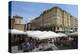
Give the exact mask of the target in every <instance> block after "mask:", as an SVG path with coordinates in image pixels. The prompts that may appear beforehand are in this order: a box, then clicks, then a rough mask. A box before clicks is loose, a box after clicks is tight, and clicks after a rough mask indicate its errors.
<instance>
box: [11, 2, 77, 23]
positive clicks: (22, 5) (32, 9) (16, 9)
mask: <svg viewBox="0 0 80 54" xmlns="http://www.w3.org/2000/svg"><path fill="white" fill-rule="evenodd" d="M55 6H57V7H60V8H62V9H63V10H65V11H67V12H68V13H70V14H71V15H72V16H74V17H76V18H77V17H78V6H77V5H69V4H55V3H36V2H35V3H33V2H21V1H12V3H11V16H15V15H18V16H21V17H23V22H24V23H28V22H30V21H31V20H32V19H34V18H36V17H38V16H39V15H40V14H41V13H42V12H43V11H45V10H48V9H50V8H52V7H55Z"/></svg>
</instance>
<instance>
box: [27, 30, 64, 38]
mask: <svg viewBox="0 0 80 54" xmlns="http://www.w3.org/2000/svg"><path fill="white" fill-rule="evenodd" d="M26 34H27V35H28V36H29V37H32V38H37V39H48V38H56V37H62V36H63V35H60V34H58V33H55V32H52V31H26Z"/></svg>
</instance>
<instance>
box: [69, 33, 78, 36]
mask: <svg viewBox="0 0 80 54" xmlns="http://www.w3.org/2000/svg"><path fill="white" fill-rule="evenodd" d="M68 36H78V32H73V33H68Z"/></svg>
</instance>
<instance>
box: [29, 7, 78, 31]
mask: <svg viewBox="0 0 80 54" xmlns="http://www.w3.org/2000/svg"><path fill="white" fill-rule="evenodd" d="M30 24H31V27H30V28H31V29H32V30H36V29H37V30H38V29H39V30H51V31H75V30H77V28H78V20H77V18H76V17H74V16H72V15H71V14H70V13H68V12H66V11H65V10H63V9H61V8H59V7H53V8H51V9H49V10H46V11H44V12H43V13H42V14H40V16H39V17H37V18H35V19H34V20H32V21H31V22H30Z"/></svg>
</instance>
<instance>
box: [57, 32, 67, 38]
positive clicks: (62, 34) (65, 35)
mask: <svg viewBox="0 0 80 54" xmlns="http://www.w3.org/2000/svg"><path fill="white" fill-rule="evenodd" d="M57 34H59V35H61V37H62V36H64V37H67V36H68V35H67V34H64V33H57Z"/></svg>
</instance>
